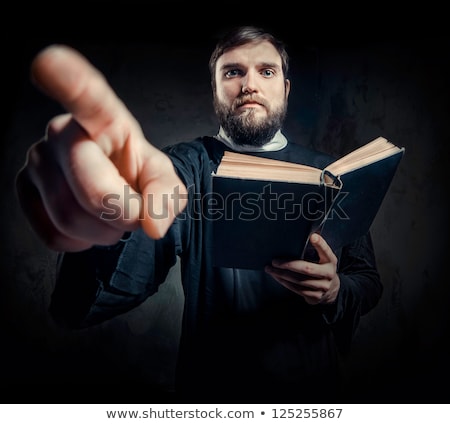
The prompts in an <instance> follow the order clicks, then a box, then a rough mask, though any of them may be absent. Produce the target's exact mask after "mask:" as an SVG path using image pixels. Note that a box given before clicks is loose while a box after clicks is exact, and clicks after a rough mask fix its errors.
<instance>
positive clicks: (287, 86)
mask: <svg viewBox="0 0 450 424" xmlns="http://www.w3.org/2000/svg"><path fill="white" fill-rule="evenodd" d="M284 90H285V93H286V100H287V98H288V97H289V93H290V91H291V81H290V80H288V79H287V78H286V79H285V80H284Z"/></svg>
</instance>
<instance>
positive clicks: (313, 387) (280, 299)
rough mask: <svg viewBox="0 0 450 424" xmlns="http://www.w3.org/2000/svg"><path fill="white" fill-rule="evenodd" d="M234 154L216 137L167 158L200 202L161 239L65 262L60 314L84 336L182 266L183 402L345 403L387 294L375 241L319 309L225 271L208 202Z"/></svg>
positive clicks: (301, 154)
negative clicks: (352, 363) (366, 320)
mask: <svg viewBox="0 0 450 424" xmlns="http://www.w3.org/2000/svg"><path fill="white" fill-rule="evenodd" d="M225 149H227V147H226V146H225V145H223V144H222V143H221V142H220V141H218V140H216V139H214V138H211V137H203V138H198V139H196V140H193V141H192V142H188V143H180V144H176V145H174V146H171V147H169V148H166V149H165V152H166V153H167V154H168V155H169V157H170V158H171V160H172V162H173V164H174V167H175V169H176V171H177V173H178V175H179V176H180V177H181V179H182V180H183V182H184V184H185V185H186V187H187V188H188V191H189V200H188V206H187V207H186V209H185V210H184V211H183V212H182V213H181V214H180V215H179V216H178V217H177V219H176V220H175V222H174V224H173V225H172V226H171V228H170V229H169V231H168V233H167V234H166V236H165V237H164V238H162V239H160V240H157V241H155V240H152V239H150V238H149V237H147V236H146V235H145V234H144V233H143V231H142V230H137V231H135V232H133V233H131V234H128V235H127V238H126V240H125V241H121V242H119V243H118V244H117V245H115V246H109V247H101V246H98V247H94V248H91V249H89V250H86V251H84V252H79V253H65V254H64V255H62V256H61V261H60V264H59V266H60V269H59V273H58V281H57V285H56V288H55V291H54V293H53V296H52V303H51V305H50V311H51V312H52V314H53V316H54V317H55V319H57V320H58V321H59V322H61V323H65V324H66V325H69V326H70V327H74V328H80V327H85V326H90V325H95V324H97V323H100V322H103V321H105V320H107V319H110V318H112V317H114V316H116V315H118V314H121V313H124V312H126V311H128V310H130V309H131V308H134V307H136V306H138V305H140V304H141V303H142V302H143V301H145V300H146V299H147V298H148V296H151V295H152V294H154V293H156V292H157V290H158V287H159V285H160V284H162V283H164V281H165V279H166V276H167V274H168V272H169V270H170V268H171V267H172V266H173V265H174V264H175V262H176V260H177V256H178V257H179V258H180V260H181V262H180V263H181V278H182V285H183V290H184V296H185V304H184V313H183V323H182V336H181V341H180V350H179V361H178V368H177V398H176V399H177V401H179V402H183V403H191V402H192V403H210V402H218V403H267V402H269V403H280V402H282V403H304V402H314V403H322V402H337V401H345V396H343V393H342V391H341V388H340V380H339V373H340V358H341V355H343V354H345V353H346V352H347V351H348V349H349V347H350V343H351V340H352V336H353V335H354V332H355V330H356V328H357V326H358V323H359V320H360V317H361V316H362V315H363V314H365V313H367V312H368V311H370V310H371V309H372V308H373V307H374V306H375V305H376V304H377V302H378V301H379V299H380V296H381V293H382V285H381V282H380V278H379V274H378V271H377V267H376V261H375V256H374V250H373V246H372V242H371V238H370V234H366V235H365V236H364V237H361V238H359V239H357V240H356V241H355V242H353V243H351V244H350V245H348V246H345V247H344V248H342V249H340V251H338V252H336V255H337V256H338V260H339V261H338V272H339V277H340V281H341V288H340V291H339V294H338V297H337V299H336V301H335V302H334V303H333V304H332V305H321V306H311V305H308V304H307V303H306V302H305V301H304V300H303V298H302V297H301V296H299V295H296V294H294V293H293V292H291V291H289V290H288V289H286V288H284V287H283V286H281V285H280V284H279V283H277V282H276V281H275V280H273V279H272V278H271V277H270V276H269V275H268V274H266V273H265V272H264V271H263V270H261V271H252V270H241V269H225V268H214V267H213V266H212V265H211V255H210V250H209V248H208V246H209V245H210V241H211V222H210V221H209V220H207V219H204V210H203V208H204V207H205V205H204V202H203V199H204V196H205V195H206V194H208V193H210V191H211V172H212V171H214V170H215V169H216V168H217V166H218V164H219V162H220V159H221V157H222V155H223V151H224V150H225ZM251 154H255V155H261V156H265V157H270V158H275V159H282V160H287V161H291V162H296V163H303V164H306V165H311V166H315V167H319V168H323V167H324V166H326V165H327V164H329V163H330V162H331V161H332V160H333V158H332V157H330V156H328V155H325V154H322V153H319V152H314V151H312V150H309V149H306V148H304V147H302V146H300V145H298V144H293V143H289V144H288V145H287V146H286V147H285V148H283V149H282V150H280V151H276V152H264V153H251ZM255 249H257V246H255Z"/></svg>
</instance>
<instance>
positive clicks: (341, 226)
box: [212, 137, 404, 269]
mask: <svg viewBox="0 0 450 424" xmlns="http://www.w3.org/2000/svg"><path fill="white" fill-rule="evenodd" d="M403 154H404V148H400V147H398V146H395V145H394V144H392V143H391V142H389V141H388V140H386V139H385V138H383V137H378V138H376V139H375V140H373V141H371V142H369V143H367V144H365V145H363V146H361V147H359V148H357V149H356V150H354V151H352V152H350V153H348V154H347V155H345V156H343V157H342V158H340V159H338V160H336V161H335V162H333V163H331V164H330V165H328V166H327V167H326V168H325V169H318V168H314V167H311V166H305V165H299V164H295V163H290V162H284V161H279V160H274V159H266V158H262V157H257V156H252V155H247V154H242V153H235V152H228V151H226V152H225V153H224V156H223V158H222V161H221V163H220V165H219V167H218V169H217V171H216V172H215V173H213V175H212V178H213V192H212V202H213V204H214V208H215V209H214V216H213V217H212V223H213V246H212V249H213V264H214V265H216V266H221V267H232V268H244V269H259V268H263V267H264V265H266V264H269V263H270V262H271V260H272V259H274V258H276V257H277V258H278V257H280V258H290V259H295V258H304V259H311V260H312V259H313V257H314V255H311V253H313V252H311V251H310V249H308V240H309V235H310V234H311V233H312V232H318V233H320V234H322V236H323V237H324V238H325V240H326V241H327V242H328V244H329V245H330V246H331V248H332V249H333V250H337V249H339V248H341V247H342V246H344V245H346V244H348V243H350V242H352V241H354V240H355V239H357V238H358V237H360V236H362V235H364V234H365V233H366V232H368V231H369V229H370V226H371V225H372V222H373V220H374V219H375V216H376V214H377V212H378V210H379V208H380V206H381V203H382V201H383V199H384V197H385V195H386V192H387V191H388V188H389V185H390V184H391V182H392V179H393V177H394V174H395V172H396V170H397V167H398V165H399V163H400V159H401V158H402V156H403ZM308 255H311V256H310V257H309V256H308Z"/></svg>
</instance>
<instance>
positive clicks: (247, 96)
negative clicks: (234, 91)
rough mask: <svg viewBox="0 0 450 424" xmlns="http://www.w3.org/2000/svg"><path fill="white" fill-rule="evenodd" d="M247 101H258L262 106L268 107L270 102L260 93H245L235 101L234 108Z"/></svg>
mask: <svg viewBox="0 0 450 424" xmlns="http://www.w3.org/2000/svg"><path fill="white" fill-rule="evenodd" d="M246 103H258V104H260V105H261V106H264V107H265V108H268V106H269V105H268V104H267V102H266V99H264V98H262V97H261V96H259V95H258V94H245V95H243V96H240V97H238V98H237V99H236V100H235V101H234V102H233V109H237V108H238V107H239V106H242V105H244V104H246Z"/></svg>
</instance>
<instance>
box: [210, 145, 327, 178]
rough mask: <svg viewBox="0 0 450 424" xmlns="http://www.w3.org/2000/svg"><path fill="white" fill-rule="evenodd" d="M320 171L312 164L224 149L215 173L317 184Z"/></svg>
mask: <svg viewBox="0 0 450 424" xmlns="http://www.w3.org/2000/svg"><path fill="white" fill-rule="evenodd" d="M321 172H322V171H321V170H320V169H317V168H314V167H312V166H307V165H301V164H296V163H291V162H285V161H281V160H276V159H267V158H262V157H257V156H252V155H246V154H243V153H236V152H229V151H225V152H224V156H223V158H222V161H221V163H220V165H219V167H218V169H217V172H216V174H215V175H217V176H225V177H237V178H250V179H258V180H268V181H271V180H274V181H286V182H290V181H291V182H302V183H307V184H319V183H320V176H321Z"/></svg>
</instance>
